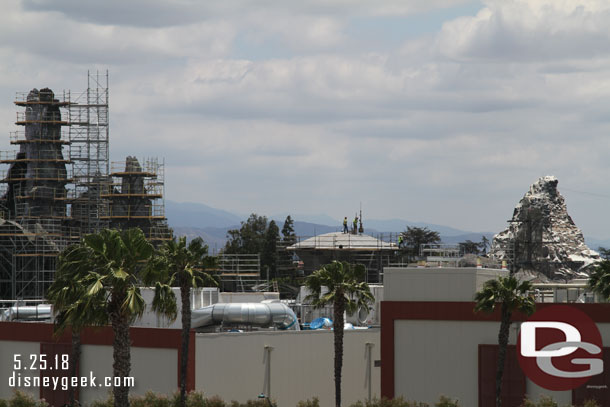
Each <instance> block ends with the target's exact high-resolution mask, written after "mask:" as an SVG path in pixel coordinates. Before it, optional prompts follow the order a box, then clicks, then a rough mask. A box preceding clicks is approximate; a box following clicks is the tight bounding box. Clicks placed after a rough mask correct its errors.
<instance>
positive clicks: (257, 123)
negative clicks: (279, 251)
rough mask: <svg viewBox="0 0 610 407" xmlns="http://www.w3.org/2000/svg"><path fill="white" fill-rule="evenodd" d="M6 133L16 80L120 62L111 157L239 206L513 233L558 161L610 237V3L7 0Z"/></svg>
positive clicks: (587, 222) (39, 82)
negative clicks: (157, 165) (534, 189)
mask: <svg viewBox="0 0 610 407" xmlns="http://www.w3.org/2000/svg"><path fill="white" fill-rule="evenodd" d="M0 61H1V64H0V96H1V99H0V130H1V131H0V134H5V135H6V136H5V137H1V140H0V148H1V149H10V148H11V146H10V145H9V142H8V133H9V132H10V131H14V130H15V129H16V127H15V125H14V124H13V122H14V120H15V111H16V106H14V105H13V104H12V101H13V99H14V96H15V93H16V92H19V91H27V90H29V89H31V88H33V87H38V88H41V87H50V88H52V89H54V90H55V91H56V92H57V91H61V90H63V89H71V90H72V91H73V92H75V91H81V90H84V88H85V87H86V74H87V70H88V69H91V70H96V69H100V70H106V69H108V70H109V72H110V114H111V116H110V117H111V127H110V131H111V133H110V134H111V157H112V160H113V161H119V160H122V159H124V157H125V156H126V155H128V154H132V155H138V156H140V157H142V156H159V157H165V162H166V181H167V187H166V195H167V198H168V199H171V200H174V201H181V202H201V203H205V204H208V205H210V206H214V207H217V208H222V209H226V210H229V211H233V212H238V213H246V214H247V213H250V212H257V213H259V214H267V215H272V214H274V213H279V212H292V213H308V214H317V213H326V214H328V215H331V216H333V217H335V218H337V219H339V218H342V217H343V216H344V215H351V214H353V212H354V211H355V210H357V208H358V206H359V204H360V202H362V205H363V208H364V211H365V216H367V217H369V218H377V219H389V218H403V219H409V220H412V221H427V222H432V223H439V224H446V225H449V226H454V227H458V228H462V229H466V230H473V231H492V232H497V231H499V230H500V229H502V228H503V227H505V225H506V220H507V219H508V218H509V217H510V216H511V215H512V208H513V207H514V205H515V204H516V202H517V201H518V200H519V199H520V198H521V197H522V196H523V194H524V193H525V192H526V190H527V189H528V187H529V185H530V184H531V183H533V182H534V181H535V180H536V179H537V178H538V177H540V176H543V175H555V176H557V178H558V179H559V189H560V191H561V192H562V194H563V195H564V196H565V197H566V200H567V204H568V210H569V212H570V214H571V215H572V217H573V219H574V220H575V222H576V223H577V225H579V226H580V227H581V228H582V229H583V231H584V233H585V235H587V236H594V237H605V238H610V217H609V216H608V207H609V204H610V186H609V182H608V175H609V174H610V168H609V167H610V160H609V159H608V156H609V154H610V137H608V135H610V122H609V121H610V2H609V1H601V0H590V1H575V0H484V1H469V0H428V1H421V0H377V1H362V0H360V1H359V0H310V1H285V0H260V1H246V0H226V1H211V0H210V1H201V0H172V1H170V0H131V1H125V0H105V1H95V2H94V1H91V2H90V1H82V0H21V1H18V0H3V1H2V12H1V13H0Z"/></svg>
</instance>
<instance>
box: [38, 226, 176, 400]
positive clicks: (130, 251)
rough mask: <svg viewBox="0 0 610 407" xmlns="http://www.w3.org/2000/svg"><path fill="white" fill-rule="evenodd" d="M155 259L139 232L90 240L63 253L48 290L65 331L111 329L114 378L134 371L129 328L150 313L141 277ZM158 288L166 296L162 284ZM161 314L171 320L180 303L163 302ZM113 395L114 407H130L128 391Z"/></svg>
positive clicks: (101, 235) (111, 232)
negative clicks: (145, 268)
mask: <svg viewBox="0 0 610 407" xmlns="http://www.w3.org/2000/svg"><path fill="white" fill-rule="evenodd" d="M152 254H153V247H152V245H151V244H150V243H149V242H148V241H147V240H146V238H145V237H144V233H142V231H141V230H140V229H137V228H136V229H128V230H123V231H118V230H109V229H106V230H102V231H101V232H99V233H97V234H91V235H87V236H85V237H84V239H83V241H82V242H81V243H80V244H78V245H75V246H72V247H70V248H68V249H67V250H66V251H65V252H64V253H63V254H62V256H61V259H60V263H59V267H58V270H57V275H56V277H57V280H56V282H55V283H54V284H53V285H52V287H51V288H50V290H49V292H50V296H51V297H52V298H54V299H55V306H56V309H55V312H56V313H57V314H58V316H59V319H58V322H59V324H60V329H62V328H61V327H63V328H65V327H66V326H68V325H69V326H72V327H73V329H74V330H77V331H78V330H80V329H81V328H82V327H85V326H91V325H98V326H100V325H107V324H108V323H110V324H111V325H112V330H113V332H114V342H113V359H114V363H113V366H112V367H113V373H114V377H121V378H125V377H128V376H129V372H130V370H131V358H130V344H131V340H130V338H129V325H130V324H131V322H133V320H134V319H135V318H136V317H138V316H141V315H142V314H143V312H144V309H145V302H144V299H143V298H142V295H141V294H140V277H141V276H140V273H141V271H142V269H143V266H144V265H145V263H146V262H147V261H148V260H149V259H150V258H151V256H152ZM79 287H80V288H79ZM156 288H157V290H156V291H162V290H163V289H164V288H165V291H167V287H164V286H163V285H161V284H159V285H158V286H157V287H156ZM157 297H161V298H162V297H163V296H159V295H155V298H157ZM156 309H157V310H158V312H161V313H163V314H164V315H166V316H169V317H170V318H175V316H176V303H175V301H174V302H173V304H172V302H171V301H165V302H163V303H160V302H158V303H157V304H156ZM113 394H114V402H115V406H117V407H128V406H129V387H126V386H115V387H114V388H113Z"/></svg>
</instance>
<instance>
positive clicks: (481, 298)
mask: <svg viewBox="0 0 610 407" xmlns="http://www.w3.org/2000/svg"><path fill="white" fill-rule="evenodd" d="M531 289H532V285H531V283H530V282H529V281H523V282H520V281H519V280H517V278H516V277H515V276H513V275H510V276H508V277H498V279H497V280H488V281H486V282H485V284H484V285H483V288H482V289H481V290H480V291H478V292H477V293H476V294H475V297H474V300H475V302H476V305H475V308H474V309H475V311H477V312H478V311H485V312H493V311H494V310H495V309H496V306H498V305H500V307H501V311H500V313H501V320H500V332H499V334H498V345H499V351H498V366H497V370H496V407H501V405H502V400H501V398H500V393H501V391H502V375H503V374H504V361H505V359H506V347H507V346H508V336H509V329H510V325H511V323H512V320H511V317H512V314H513V312H514V311H520V312H522V313H524V314H527V315H530V314H532V313H533V312H534V310H535V308H536V304H535V303H534V299H533V298H532V297H530V296H529V295H528V291H530V290H531Z"/></svg>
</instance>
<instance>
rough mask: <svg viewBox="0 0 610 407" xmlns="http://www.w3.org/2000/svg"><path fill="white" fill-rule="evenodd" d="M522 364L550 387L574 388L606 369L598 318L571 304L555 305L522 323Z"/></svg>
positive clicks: (532, 376) (529, 374)
mask: <svg viewBox="0 0 610 407" xmlns="http://www.w3.org/2000/svg"><path fill="white" fill-rule="evenodd" d="M517 350H518V352H517V355H518V359H519V365H520V366H521V369H522V370H523V372H524V373H525V375H526V376H527V377H529V378H530V380H532V381H533V382H534V383H536V384H537V385H539V386H540V387H543V388H545V389H547V390H552V391H561V390H571V389H575V388H577V387H580V386H582V385H583V384H585V383H586V382H587V381H588V380H589V379H590V378H591V377H592V376H595V375H598V374H600V373H602V372H603V371H604V362H603V359H602V338H601V335H600V333H599V330H598V329H597V326H596V325H595V322H593V320H592V319H591V318H589V316H588V315H587V314H585V313H584V312H582V311H580V310H578V309H576V308H574V307H570V306H567V305H553V306H550V307H547V308H543V309H542V310H540V311H538V312H536V313H534V314H533V315H532V316H531V317H530V318H529V319H528V320H527V321H526V322H524V323H522V324H521V329H520V331H519V337H518V339H517Z"/></svg>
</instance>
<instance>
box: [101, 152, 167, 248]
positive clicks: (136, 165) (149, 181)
mask: <svg viewBox="0 0 610 407" xmlns="http://www.w3.org/2000/svg"><path fill="white" fill-rule="evenodd" d="M110 179H111V182H110V183H109V184H108V185H107V188H106V189H105V190H104V191H103V192H102V194H101V198H102V199H106V200H108V201H109V202H110V205H109V211H108V213H106V214H105V215H102V216H101V218H102V219H103V220H107V221H109V222H110V226H111V227H113V228H117V229H128V228H133V227H139V228H140V229H142V231H143V232H144V235H145V236H146V238H147V239H149V240H150V241H151V242H152V243H153V244H159V243H161V241H163V240H169V239H171V231H170V229H169V227H168V226H167V219H166V218H165V201H164V198H163V197H164V192H165V191H164V190H165V162H164V161H163V160H161V161H160V160H159V159H157V158H145V159H142V160H138V159H137V158H136V157H127V159H126V160H125V162H112V166H111V171H110Z"/></svg>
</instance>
